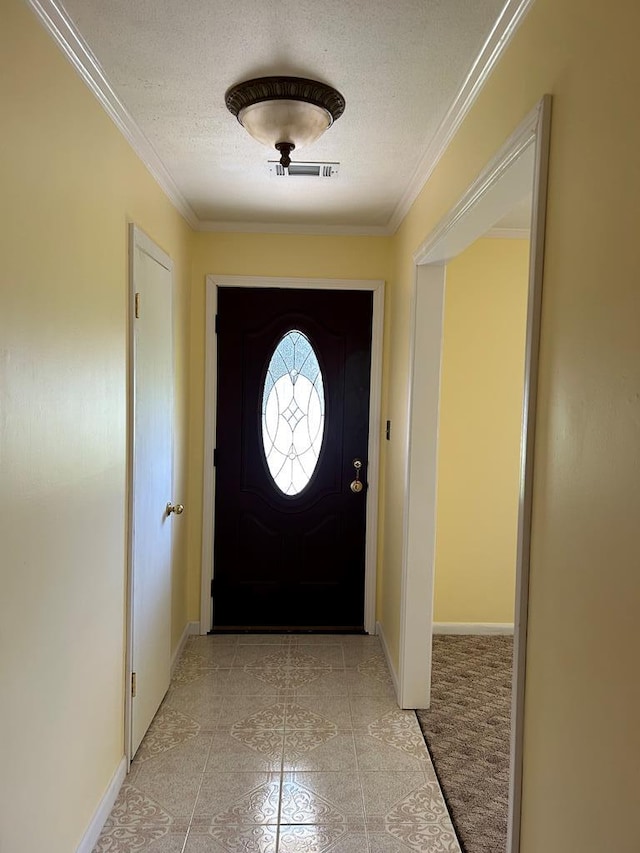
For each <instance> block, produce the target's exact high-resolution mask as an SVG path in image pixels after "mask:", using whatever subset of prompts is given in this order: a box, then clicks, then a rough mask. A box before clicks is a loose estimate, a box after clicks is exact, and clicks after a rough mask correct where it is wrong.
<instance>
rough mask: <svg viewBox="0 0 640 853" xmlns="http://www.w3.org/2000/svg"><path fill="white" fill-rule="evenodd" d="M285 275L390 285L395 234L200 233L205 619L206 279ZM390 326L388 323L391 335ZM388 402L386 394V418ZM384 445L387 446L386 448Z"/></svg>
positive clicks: (195, 302) (198, 471)
mask: <svg viewBox="0 0 640 853" xmlns="http://www.w3.org/2000/svg"><path fill="white" fill-rule="evenodd" d="M211 273H215V274H217V275H247V276H250V275H251V276H253V275H258V276H274V277H281V278H287V277H292V278H345V279H382V280H383V281H386V282H387V288H386V293H387V297H386V298H387V299H388V298H389V297H388V294H389V290H390V283H389V279H390V273H391V239H390V238H387V237H307V236H299V235H287V234H238V233H208V234H207V233H199V234H196V235H194V252H193V282H192V293H191V366H192V369H191V443H190V446H191V453H190V466H189V467H190V480H189V508H190V512H189V613H190V618H191V619H193V620H196V619H199V618H200V571H201V569H200V567H201V548H202V470H203V448H204V433H203V427H204V352H205V278H206V276H207V275H208V274H211ZM386 336H387V329H386V328H385V339H386ZM384 412H385V405H384V399H383V405H382V419H383V420H384ZM383 450H384V448H383Z"/></svg>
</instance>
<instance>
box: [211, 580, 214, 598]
mask: <svg viewBox="0 0 640 853" xmlns="http://www.w3.org/2000/svg"><path fill="white" fill-rule="evenodd" d="M213 584H214V579H213V578H211V598H213Z"/></svg>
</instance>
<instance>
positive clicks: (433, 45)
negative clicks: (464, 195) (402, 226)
mask: <svg viewBox="0 0 640 853" xmlns="http://www.w3.org/2000/svg"><path fill="white" fill-rule="evenodd" d="M504 2H505V0H395V2H391V1H390V0H359V2H358V0H313V2H312V0H295V2H294V0H271V2H258V0H188V2H184V0H183V2H176V0H66V2H65V9H66V13H67V15H68V16H69V17H70V18H71V20H72V22H73V24H74V25H75V27H76V28H77V29H78V30H79V31H80V34H81V36H83V37H84V40H85V41H86V43H87V44H88V46H89V48H90V50H91V52H92V53H93V54H94V55H95V57H96V58H97V60H98V62H99V63H100V65H101V66H102V69H103V72H104V75H105V77H106V79H107V80H108V81H109V83H110V84H111V87H112V88H113V90H114V91H115V93H116V95H117V97H118V98H119V99H120V101H121V102H122V103H123V104H124V106H125V107H126V108H127V110H128V112H129V113H130V115H131V116H132V118H133V119H134V121H135V123H136V124H137V125H138V127H139V128H140V129H141V131H142V133H143V134H144V135H145V136H146V138H147V140H148V141H149V142H150V143H151V146H152V147H153V149H155V152H156V153H157V155H158V156H159V158H160V160H161V161H162V164H164V167H165V168H166V171H167V172H168V173H169V176H170V177H171V179H172V180H173V182H174V184H175V185H176V187H177V189H178V191H179V193H180V194H181V195H182V196H183V197H184V199H186V201H187V203H188V205H189V206H190V207H191V208H192V210H193V211H194V213H195V215H196V217H197V219H198V220H199V221H200V223H199V224H200V225H201V226H202V227H223V228H224V227H233V226H236V225H237V226H240V227H242V226H248V225H249V224H250V223H254V224H255V223H269V224H271V225H275V226H278V225H283V226H286V225H291V226H296V227H302V228H304V227H307V228H309V227H318V228H324V227H334V228H335V227H336V226H344V227H347V228H351V229H354V228H360V229H363V230H365V231H367V230H369V231H371V232H372V233H374V232H375V230H376V229H385V228H388V227H389V224H390V222H391V221H392V219H393V216H394V212H396V213H397V210H398V206H399V205H400V203H401V201H402V199H403V198H406V196H407V192H408V191H409V190H410V186H411V184H412V181H414V182H415V179H416V170H417V169H419V166H420V163H421V161H423V160H424V156H425V152H428V150H429V146H430V144H432V143H433V140H434V139H435V138H436V135H437V132H438V129H439V128H440V127H441V125H442V123H443V120H444V119H445V117H446V115H447V112H448V110H449V109H450V107H451V105H452V103H453V102H454V100H455V99H456V96H458V95H459V93H460V90H461V87H462V86H463V84H464V82H465V79H466V78H467V75H468V74H469V72H470V70H471V68H472V66H473V64H474V61H475V60H476V58H477V57H478V55H479V53H480V52H481V50H482V48H483V45H484V44H485V42H486V41H487V39H488V37H489V35H490V33H491V31H492V28H493V26H494V23H495V21H496V19H497V18H498V16H499V14H500V12H501V10H502V7H503V6H504ZM56 5H57V6H58V9H59V11H61V13H62V14H64V9H61V7H60V6H59V4H57V3H56ZM271 74H292V75H299V76H306V77H312V78H316V79H319V80H322V81H324V82H326V83H329V84H330V85H332V86H335V87H336V88H337V89H339V90H340V91H341V92H342V94H343V95H344V96H345V98H346V103H347V107H346V110H345V113H344V115H343V116H342V118H340V119H339V120H338V121H337V122H336V123H335V124H334V126H333V127H332V128H330V129H329V130H328V131H327V132H326V134H325V135H324V136H323V137H322V138H321V139H320V140H319V141H318V142H317V143H315V145H313V146H311V147H310V148H307V149H303V150H301V151H300V152H294V155H293V159H294V160H295V159H303V160H320V161H322V160H327V161H338V162H340V164H341V165H340V174H339V176H338V177H337V178H335V179H333V178H331V179H324V180H323V179H313V178H295V179H288V180H287V179H278V178H273V177H270V176H269V172H268V169H267V165H266V164H267V160H268V159H274V158H275V157H276V156H277V155H276V152H270V151H269V149H267V148H265V147H263V146H261V145H260V144H259V143H257V142H255V141H254V140H253V139H251V137H249V136H248V134H247V133H246V132H245V131H244V130H243V129H242V127H241V126H240V125H239V124H238V123H237V121H236V119H235V118H234V117H233V116H232V115H231V113H229V112H228V111H227V109H226V107H225V104H224V93H225V91H226V90H227V88H228V87H229V86H230V85H232V84H233V83H237V82H239V81H241V80H244V79H248V78H250V77H256V76H261V75H271Z"/></svg>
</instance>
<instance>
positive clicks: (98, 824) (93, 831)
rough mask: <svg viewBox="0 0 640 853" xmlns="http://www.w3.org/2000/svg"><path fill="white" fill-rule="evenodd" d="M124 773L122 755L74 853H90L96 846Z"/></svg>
mask: <svg viewBox="0 0 640 853" xmlns="http://www.w3.org/2000/svg"><path fill="white" fill-rule="evenodd" d="M126 775H127V759H126V757H125V756H124V755H123V756H122V760H121V761H120V764H118V767H117V769H116V772H115V773H114V774H113V777H112V778H111V781H110V782H109V784H108V786H107V790H106V791H105V792H104V794H103V796H102V799H101V800H100V802H99V803H98V808H97V809H96V810H95V812H94V815H93V817H92V818H91V823H90V824H89V826H88V827H87V830H86V832H85V834H84V835H83V836H82V840H81V842H80V844H78V847H77V848H76V853H91V851H92V850H93V848H94V847H95V846H96V841H97V840H98V838H99V837H100V833H101V832H102V827H103V826H104V825H105V823H106V820H107V818H108V817H109V815H110V814H111V809H112V808H113V804H114V803H115V801H116V798H117V796H118V792H119V791H120V788H121V787H122V783H123V782H124V780H125V777H126Z"/></svg>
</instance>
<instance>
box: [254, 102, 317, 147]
mask: <svg viewBox="0 0 640 853" xmlns="http://www.w3.org/2000/svg"><path fill="white" fill-rule="evenodd" d="M238 120H239V121H240V123H241V124H242V126H243V127H244V128H245V130H247V132H248V133H250V134H251V136H253V138H254V139H257V140H258V142H261V143H262V144H263V145H268V146H270V147H271V148H273V147H274V146H275V145H276V144H277V143H278V142H289V143H291V144H293V145H294V146H295V147H296V149H298V148H304V146H305V145H311V144H312V143H313V142H315V141H316V140H317V139H319V138H320V137H321V136H322V134H323V133H324V132H325V130H326V129H327V128H328V127H331V125H332V124H333V118H332V117H331V113H329V112H328V110H325V109H324V108H323V107H319V106H317V105H316V104H310V103H308V102H307V101H290V100H277V101H259V102H258V103H257V104H251V105H250V106H248V107H245V108H244V109H242V110H240V112H239V113H238Z"/></svg>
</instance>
